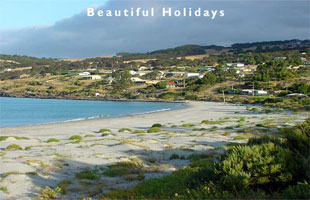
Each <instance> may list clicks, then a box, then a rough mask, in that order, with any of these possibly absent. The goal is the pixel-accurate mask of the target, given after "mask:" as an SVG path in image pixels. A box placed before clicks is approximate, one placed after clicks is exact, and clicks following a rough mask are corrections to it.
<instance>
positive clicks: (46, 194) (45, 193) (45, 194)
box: [35, 186, 61, 200]
mask: <svg viewBox="0 0 310 200" xmlns="http://www.w3.org/2000/svg"><path fill="white" fill-rule="evenodd" d="M60 195H61V188H58V187H57V188H56V189H52V188H50V187H48V186H46V187H45V188H43V189H42V190H41V191H40V196H39V197H37V198H35V200H47V199H57V198H58V197H59V196H60Z"/></svg>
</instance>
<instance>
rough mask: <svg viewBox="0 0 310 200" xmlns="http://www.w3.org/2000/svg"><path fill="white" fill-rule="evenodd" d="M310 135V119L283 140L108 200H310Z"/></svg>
mask: <svg viewBox="0 0 310 200" xmlns="http://www.w3.org/2000/svg"><path fill="white" fill-rule="evenodd" d="M309 133H310V119H308V120H307V121H305V122H303V123H302V124H300V125H297V126H296V127H293V128H285V129H281V130H280V135H279V137H270V136H264V137H256V138H252V139H250V140H249V141H248V143H247V144H237V145H235V146H233V147H232V148H231V149H230V150H229V151H228V152H227V153H225V154H223V155H221V156H220V157H219V158H218V159H216V157H212V156H207V157H203V158H198V159H197V160H195V161H194V162H192V164H191V165H190V166H189V167H185V168H182V169H180V170H177V171H175V172H173V173H172V174H171V175H168V176H164V177H162V178H156V179H151V180H147V181H144V182H142V183H140V184H138V185H137V186H136V187H134V188H132V189H129V190H116V191H113V192H110V193H108V194H107V195H104V199H105V198H108V199H140V198H146V199H224V198H230V199H235V198H264V199H275V198H285V199H292V198H293V199H296V198H298V199H309V198H310V194H309V190H310V186H309V183H308V181H309V179H310V176H309V173H308V172H309V164H310V163H309V156H310V154H309V148H310V134H309ZM295 144H298V145H295ZM178 158H179V156H178V155H176V154H173V155H171V157H170V159H178ZM216 160H218V161H216Z"/></svg>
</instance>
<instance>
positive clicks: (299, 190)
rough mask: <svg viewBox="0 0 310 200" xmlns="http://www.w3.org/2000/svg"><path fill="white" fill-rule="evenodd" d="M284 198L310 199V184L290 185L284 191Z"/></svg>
mask: <svg viewBox="0 0 310 200" xmlns="http://www.w3.org/2000/svg"><path fill="white" fill-rule="evenodd" d="M282 198H283V199H310V185H309V184H308V183H307V182H305V183H299V184H298V185H293V186H289V187H288V188H287V189H285V190H284V191H283V192H282Z"/></svg>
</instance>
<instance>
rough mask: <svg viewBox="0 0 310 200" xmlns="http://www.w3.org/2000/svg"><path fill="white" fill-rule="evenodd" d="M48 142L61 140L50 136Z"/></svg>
mask: <svg viewBox="0 0 310 200" xmlns="http://www.w3.org/2000/svg"><path fill="white" fill-rule="evenodd" d="M46 142H47V143H51V142H60V140H59V139H56V138H50V139H48V140H47V141H46Z"/></svg>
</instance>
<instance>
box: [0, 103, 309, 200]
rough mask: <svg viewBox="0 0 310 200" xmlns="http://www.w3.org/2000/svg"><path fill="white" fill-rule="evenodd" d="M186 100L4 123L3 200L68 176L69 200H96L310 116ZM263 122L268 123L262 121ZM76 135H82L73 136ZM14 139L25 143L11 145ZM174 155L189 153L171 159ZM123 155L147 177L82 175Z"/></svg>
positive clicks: (0, 150) (0, 149) (28, 195)
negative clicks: (144, 109) (165, 107)
mask: <svg viewBox="0 0 310 200" xmlns="http://www.w3.org/2000/svg"><path fill="white" fill-rule="evenodd" d="M187 105H188V106H187V107H186V108H184V109H179V110H171V111H164V112H157V113H150V114H142V115H133V116H125V117H119V118H109V119H96V120H85V121H72V122H62V123H53V124H42V125H34V126H24V127H9V128H1V129H0V136H5V137H3V138H2V139H1V140H0V188H1V187H2V188H6V189H3V190H0V199H32V198H34V197H36V196H38V195H39V193H40V192H41V191H42V188H43V187H45V186H50V187H52V188H55V187H57V186H59V184H60V183H63V182H64V181H66V183H69V184H67V186H66V188H67V191H66V193H64V194H63V195H62V196H61V198H62V199H75V198H77V197H81V195H82V194H83V195H85V194H86V195H89V196H91V197H93V198H94V199H96V195H97V194H96V192H95V191H98V188H100V191H101V192H108V191H111V190H113V189H115V188H127V187H131V186H133V185H135V184H137V183H138V182H139V181H141V180H142V179H149V178H154V177H158V176H162V175H165V174H167V173H171V172H172V171H174V170H176V169H179V168H181V167H184V166H186V165H188V164H189V160H188V159H187V157H188V156H190V155H193V154H200V153H218V154H220V153H221V152H223V151H224V150H225V148H223V146H225V145H226V144H228V143H230V142H238V143H243V142H246V141H247V139H248V138H249V137H252V136H255V135H262V134H272V132H273V131H274V130H276V129H277V128H279V127H281V126H292V125H294V124H296V123H298V122H300V121H302V120H304V119H305V118H306V116H305V115H303V114H298V113H296V114H293V113H292V114H290V115H288V114H287V113H269V114H265V113H263V112H253V111H250V110H249V109H246V107H245V106H241V105H234V104H223V103H217V102H188V103H187ZM203 120H205V121H204V122H203V123H201V122H202V121H203ZM156 123H158V124H161V125H163V127H160V129H161V130H160V131H157V132H151V131H149V132H148V130H149V128H150V127H151V126H152V125H153V124H156ZM258 123H260V124H264V126H263V127H260V126H255V125H257V124H258ZM252 127H256V128H255V129H251V128H252ZM122 128H126V129H123V130H120V129H122ZM100 129H109V130H106V131H101V132H99V130H100ZM253 130H255V131H253ZM73 135H78V136H80V137H81V139H78V140H76V139H73V138H71V139H70V137H71V136H73ZM23 137H26V138H23ZM238 137H239V138H238ZM49 139H54V140H49ZM12 144H16V145H19V146H20V147H21V149H13V150H12V149H8V146H9V145H12ZM172 155H177V156H178V157H180V158H182V159H171V157H172ZM120 161H135V162H141V163H143V166H144V168H143V178H141V179H138V178H137V177H138V175H137V174H129V175H124V176H123V175H122V176H110V175H106V176H102V177H100V178H98V179H96V180H89V179H86V180H85V179H83V178H79V176H77V175H76V174H77V173H79V172H81V171H87V170H88V171H89V170H96V172H98V173H100V174H104V172H105V171H106V170H108V169H109V166H110V165H111V164H112V163H117V162H120ZM106 174H107V173H106ZM139 175H141V173H140V174H139ZM128 177H131V178H128Z"/></svg>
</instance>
